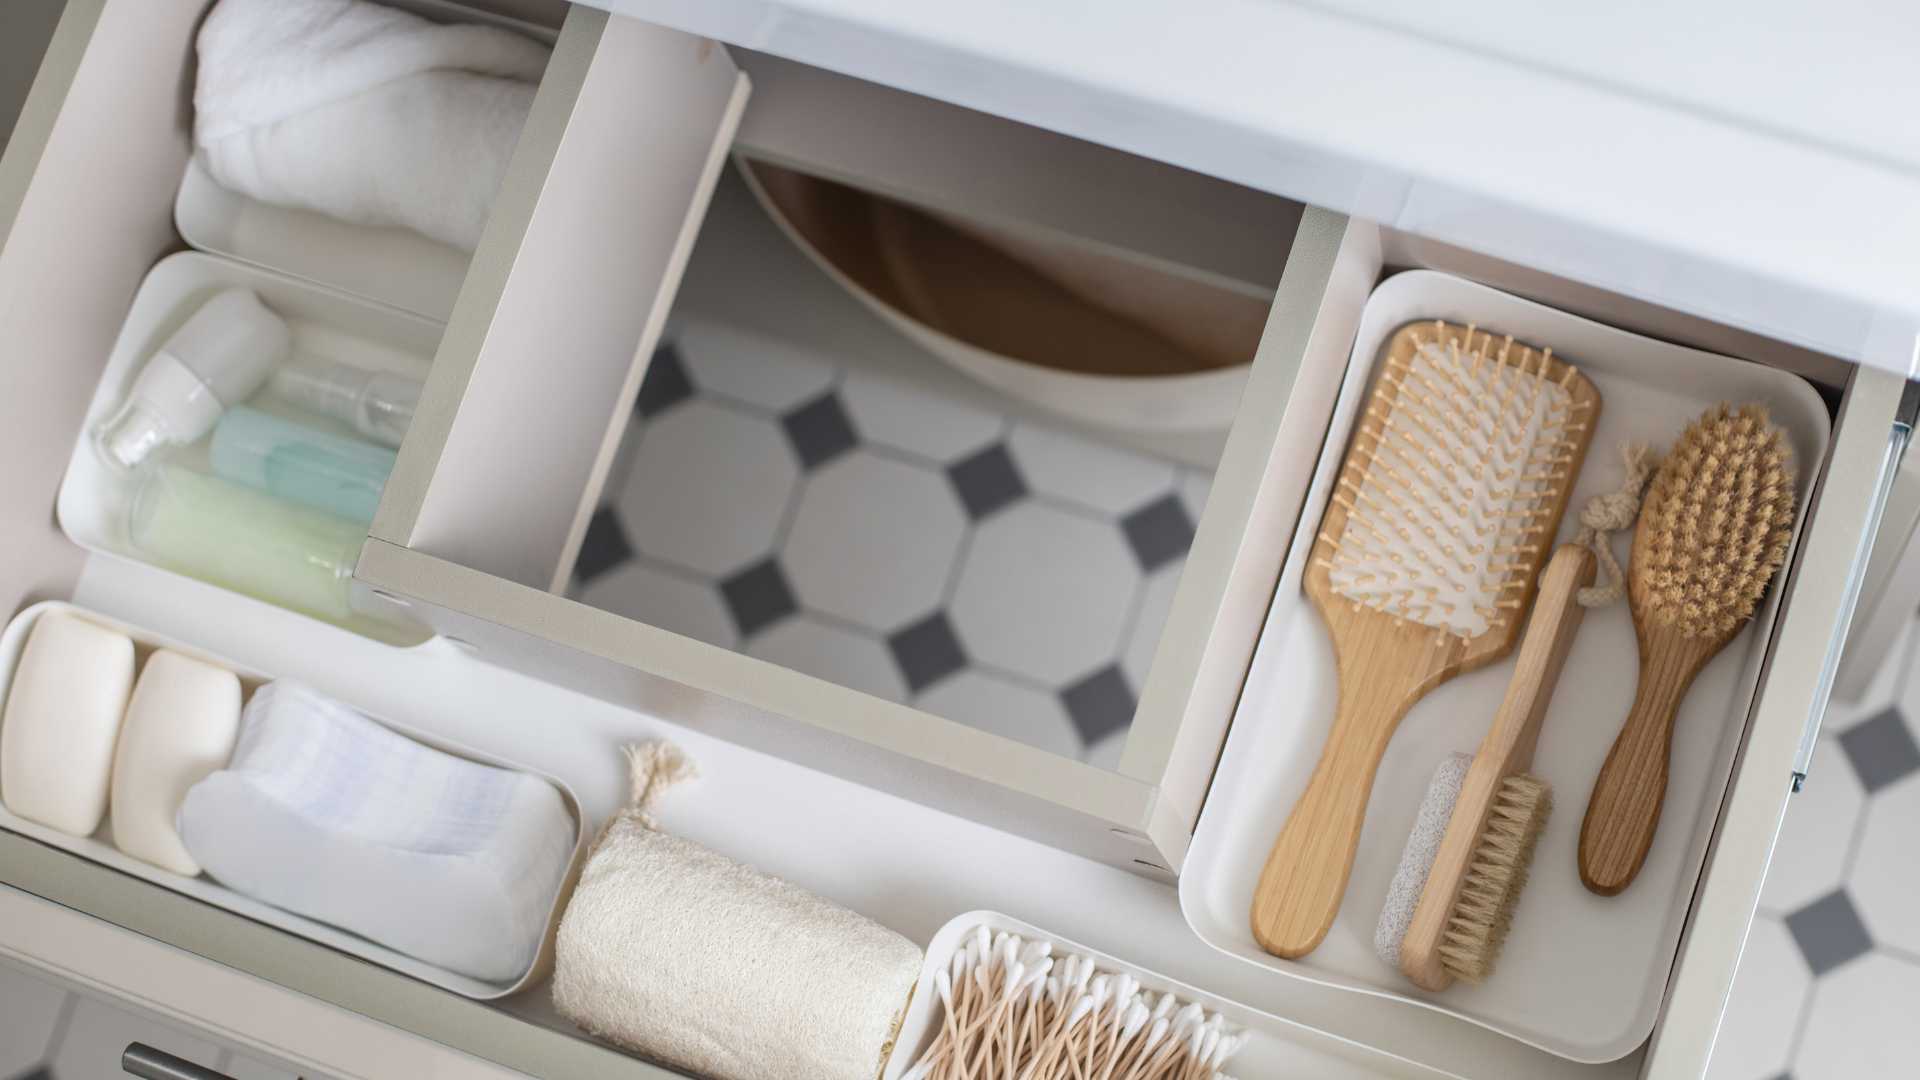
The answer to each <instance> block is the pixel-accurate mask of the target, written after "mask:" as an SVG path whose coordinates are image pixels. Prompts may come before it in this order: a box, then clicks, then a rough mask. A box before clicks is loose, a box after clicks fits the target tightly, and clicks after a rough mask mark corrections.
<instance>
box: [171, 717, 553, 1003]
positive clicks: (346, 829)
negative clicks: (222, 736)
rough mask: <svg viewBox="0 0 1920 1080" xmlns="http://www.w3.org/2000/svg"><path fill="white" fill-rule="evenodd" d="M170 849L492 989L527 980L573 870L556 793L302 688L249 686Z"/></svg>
mask: <svg viewBox="0 0 1920 1080" xmlns="http://www.w3.org/2000/svg"><path fill="white" fill-rule="evenodd" d="M178 824H179V831H180V838H181V840H182V841H183V842H184V844H185V845H186V848H187V850H188V851H189V852H191V853H192V856H193V859H194V860H195V861H196V862H198V863H199V864H200V866H201V868H203V869H204V870H205V871H206V872H207V873H208V874H210V875H212V877H213V878H214V879H215V880H216V881H219V882H220V883H221V884H223V885H226V886H227V887H229V888H231V889H233V890H234V891H236V892H240V893H244V894H246V895H248V896H251V897H253V898H255V899H257V900H264V901H266V902H267V903H269V904H273V905H274V906H276V907H280V908H284V909H286V910H288V911H291V912H294V913H295V914H299V915H304V916H307V917H308V918H311V919H315V920H317V921H319V922H323V923H327V924H329V925H332V926H337V927H340V928H341V929H344V930H351V931H353V932H354V933H357V934H359V935H361V936H362V937H365V938H368V939H370V940H372V941H375V942H378V943H380V944H382V945H385V946H387V947H389V948H392V949H394V950H396V951H398V952H402V953H405V954H407V955H409V956H412V957H415V958H417V959H420V960H424V961H427V962H428V963H431V964H435V965H437V966H439V967H443V968H446V969H447V970H449V971H454V972H458V973H460V974H462V975H468V976H471V977H473V978H475V979H481V980H484V981H489V982H510V981H512V980H515V979H517V978H519V977H520V976H521V975H523V974H525V973H526V972H527V970H528V969H529V968H531V967H532V966H533V963H534V959H535V957H536V956H537V955H538V953H539V950H540V945H541V943H542V941H543V940H544V939H545V937H546V929H547V924H548V921H549V919H550V917H551V915H552V912H553V906H554V899H555V897H556V896H557V895H558V894H559V891H560V885H561V880H562V878H564V877H565V875H566V872H567V866H568V863H569V862H570V861H571V859H572V855H573V846H574V837H575V826H574V823H573V817H572V815H571V813H569V811H568V809H567V807H566V804H565V802H564V801H563V800H562V798H561V796H560V793H559V791H558V790H557V789H556V788H555V787H554V786H553V785H552V784H551V783H549V782H547V781H546V780H543V779H541V778H540V777H537V776H533V775H530V774H527V773H521V772H514V771H511V770H508V769H499V768H494V767H493V766H490V765H483V764H480V763H479V762H475V761H469V760H467V759H465V758H459V757H455V756H453V755H452V754H448V753H444V752H442V751H440V750H436V749H433V748H432V747H428V746H424V745H422V744H420V743H417V742H415V741H413V740H412V739H409V738H407V737H406V736H404V735H401V734H399V733H397V732H394V731H392V730H390V729H388V728H386V727H383V726H381V725H380V724H378V723H375V722H374V721H372V720H370V719H368V718H367V717H365V716H363V715H361V714H360V713H358V712H355V711H354V710H353V709H350V708H348V707H347V706H345V705H342V704H340V703H339V702H336V701H334V700H332V699H330V698H327V697H324V696H322V695H320V694H318V693H316V692H314V691H312V690H310V689H308V688H306V687H304V686H301V685H298V684H295V683H289V682H276V683H269V684H268V685H266V686H264V687H262V688H260V690H259V691H257V692H256V693H255V694H254V695H253V699H252V700H251V701H250V702H248V704H247V708H246V713H245V715H244V716H243V717H242V719H241V731H240V739H239V744H238V745H237V746H236V747H235V749H234V754H233V760H232V761H231V762H230V763H229V764H228V765H227V767H226V768H225V769H224V770H221V771H220V772H216V773H214V774H212V775H211V776H209V777H207V778H206V779H205V780H202V781H200V783H198V784H196V785H195V786H194V787H193V788H192V790H190V791H189V792H188V793H187V798H186V802H185V803H184V804H183V805H182V806H181V808H180V814H179V822H178Z"/></svg>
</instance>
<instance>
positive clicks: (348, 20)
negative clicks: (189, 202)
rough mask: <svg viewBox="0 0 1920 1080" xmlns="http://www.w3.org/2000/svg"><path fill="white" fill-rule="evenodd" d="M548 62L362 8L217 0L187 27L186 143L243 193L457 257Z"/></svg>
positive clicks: (477, 224) (538, 51)
mask: <svg viewBox="0 0 1920 1080" xmlns="http://www.w3.org/2000/svg"><path fill="white" fill-rule="evenodd" d="M547 55H548V50H547V48H546V47H545V46H544V45H541V44H540V43H538V42H535V41H532V40H529V39H528V38H526V37H523V36H521V35H519V34H516V33H513V32H511V31H508V30H503V29H500V28H498V27H492V26H474V25H445V26H443V25H440V24H436V23H432V22H428V21H427V20H425V19H422V18H419V17H418V16H415V15H410V14H408V13H406V12H403V11H395V10H393V9H392V8H385V7H381V6H379V5H378V4H372V3H366V2H364V0H220V2H219V3H218V4H216V5H215V6H214V8H213V11H212V12H211V13H210V14H208V16H207V19H206V22H205V23H204V24H202V26H201V28H200V37H199V76H198V81H197V85H196V86H195V88H194V94H193V105H194V111H195V116H194V133H193V137H194V144H195V146H197V147H198V148H199V151H200V154H201V158H202V160H203V161H204V162H205V163H206V166H207V169H208V171H209V172H210V173H211V174H212V175H213V178H214V179H215V180H217V181H219V182H220V183H221V184H223V185H225V186H226V187H229V188H232V189H233V190H235V191H239V192H241V193H242V194H245V195H249V196H251V197H253V198H255V199H259V200H261V201H263V202H269V203H274V204H276V205H280V206H293V207H299V208H302V209H308V210H316V211H318V212H320V213H323V214H327V215H329V216H331V217H335V218H339V219H341V220H344V221H349V222H353V223H355V224H361V225H377V226H389V225H398V226H404V227H406V228H410V229H414V230H416V231H418V232H421V233H423V234H425V235H427V236H429V237H432V238H433V239H435V240H439V241H441V242H442V243H446V244H451V245H453V246H454V247H457V248H461V249H462V250H466V251H472V250H473V249H474V247H475V246H476V245H477V244H478V243H479V241H480V231H481V229H482V227H484V226H485V224H486V219H487V210H488V208H489V207H490V206H491V205H492V203H493V197H494V194H495V192H497V191H498V190H499V188H500V180H501V178H502V177H503V176H504V175H505V174H506V168H507V161H508V159H509V158H511V157H512V156H513V147H514V144H515V142H517V141H518V140H519V137H520V129H521V128H522V127H523V126H525V124H526V119H527V111H528V110H529V109H530V108H531V107H532V105H533V94H534V84H535V83H537V82H538V81H539V79H540V75H541V72H542V71H544V70H545V68H546V63H547Z"/></svg>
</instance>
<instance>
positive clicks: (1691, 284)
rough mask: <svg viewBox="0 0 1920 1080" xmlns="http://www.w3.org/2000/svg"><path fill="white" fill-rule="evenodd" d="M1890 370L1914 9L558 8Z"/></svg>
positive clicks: (1394, 0) (1904, 280)
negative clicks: (1192, 172)
mask: <svg viewBox="0 0 1920 1080" xmlns="http://www.w3.org/2000/svg"><path fill="white" fill-rule="evenodd" d="M588 2H590V3H593V4H595V5H597V6H602V7H606V8H609V9H611V10H614V11H618V12H622V13H625V14H630V15H634V16H637V17H641V18H646V19H649V20H652V21H655V22H659V23H664V24H667V25H670V26H674V27H677V28H681V29H685V30H689V31H693V32H696V33H701V34H705V35H708V36H711V37H715V38H718V39H720V40H722V41H725V42H728V43H730V44H735V45H740V46H744V47H748V48H753V49H758V50H763V51H766V52H771V53H775V54H778V55H782V56H787V57H790V58H792V59H795V60H800V61H804V62H807V63H811V64H816V65H819V66H822V67H826V68H831V69H834V70H838V71H843V72H846V73H848V74H853V75H858V76H861V77H864V78H868V79H872V80H875V81H878V82H883V83H887V84H889V85H893V86H897V87H900V88H902V89H907V90H912V91H916V92H919V93H923V94H927V95H930V96H933V97H938V98H942V99H945V100H949V101H953V102H956V103H958V104H962V105H967V106H971V107H974V108H978V109H983V110H986V111H989V112H995V113H999V114H1002V115H1006V116H1010V117H1014V118H1016V119H1020V120H1024V121H1027V122H1029V123H1033V124H1037V125H1039V126H1042V127H1047V128H1052V129H1056V130H1061V131H1066V132H1069V133H1072V134H1075V135H1079V136H1082V137H1086V138H1090V139H1093V140H1096V141H1099V142H1103V143H1107V144H1110V145H1113V146H1117V147H1120V148H1122V149H1126V150H1130V151H1134V152H1137V153H1141V154H1145V155H1147V156H1150V157H1156V158H1161V159H1164V160H1167V161H1172V162H1175V163H1177V164H1181V165H1185V166H1188V167H1190V168H1194V169H1198V170H1201V171H1204V172H1209V173H1213V174H1216V175H1219V176H1222V177H1225V178H1228V179H1231V180H1235V181H1238V182H1241V183H1244V184H1248V185H1250V186H1253V187H1258V188H1262V189H1266V190H1269V191H1274V192H1279V193H1282V194H1285V195H1289V196H1292V197H1294V198H1298V199H1302V200H1305V201H1308V202H1312V203H1317V204H1320V205H1324V206H1330V207H1333V208H1336V209H1341V210H1345V211H1348V212H1352V213H1356V214H1360V215H1364V216H1366V217H1369V218H1373V219H1376V220H1379V221H1381V222H1383V223H1386V224H1390V225H1394V226H1397V227H1400V228H1404V229H1407V230H1409V231H1412V232H1416V233H1420V234H1422V235H1426V236H1430V237H1432V238H1434V239H1438V240H1443V241H1446V242H1449V243H1454V244H1458V245H1460V246H1463V247H1468V248H1472V249H1475V250H1480V251H1484V252H1487V253H1489V254H1493V255H1496V256H1499V257H1503V258H1508V259H1512V260H1515V261H1518V262H1522V263H1525V264H1527V265H1530V266H1534V267H1536V268H1539V269H1544V270H1550V271H1554V272H1558V273H1562V274H1565V275H1567V276H1569V277H1574V278H1577V279H1580V280H1584V281H1588V282H1590V283H1593V284H1597V285H1601V286H1603V287H1607V288H1611V289H1615V290H1617V291H1620V292H1623V293H1627V294H1629V295H1632V296H1636V297H1639V298H1642V299H1647V300H1652V301H1655V302H1659V303H1663V304H1667V305H1669V306H1673V307H1678V308H1681V309H1683V310H1687V311H1690V312H1692V313H1694V314H1699V315H1704V316H1707V317H1710V318H1717V319H1721V320H1723V321H1727V322H1730V323H1734V324H1736V325H1740V326H1743V327H1746V328H1748V329H1751V330H1755V331H1757V332H1761V333H1765V334H1769V335H1772V336H1775V337H1779V338H1782V339H1784V340H1788V341H1792V342H1795V343H1798V344H1804V345H1808V346H1810V347H1814V348H1818V349H1821V350H1824V351H1828V352H1832V353H1835V354H1836V355H1840V356H1842V357H1845V358H1849V359H1856V360H1867V361H1869V362H1873V363H1876V364H1878V365H1880V366H1884V367H1891V368H1895V369H1898V370H1901V371H1907V370H1909V369H1910V367H1911V363H1912V360H1913V354H1914V342H1915V331H1916V328H1920V257H1916V256H1920V126H1916V125H1914V124H1913V123H1912V122H1911V116H1910V113H1911V110H1912V108H1913V105H1914V103H1916V102H1920V66H1917V65H1915V64H1914V63H1913V62H1912V57H1914V56H1915V55H1920V18H1915V17H1914V15H1913V12H1912V9H1911V8H1910V7H1907V6H1905V5H1900V4H1890V3H1885V2H1879V0H1832V2H1829V3H1825V4H1821V5H1817V6H1807V5H1794V4H1790V3H1787V2H1785V0H1761V2H1758V3H1755V2H1751V0H1749V2H1745V3H1741V2H1738V0H1694V2H1693V3H1691V4H1688V5H1682V6H1681V7H1683V8H1684V10H1676V9H1675V7H1674V6H1673V5H1656V4H1653V3H1651V2H1648V0H1629V2H1627V3H1624V4H1611V5H1606V6H1604V7H1602V8H1594V9H1589V10H1570V9H1567V8H1566V7H1565V6H1564V5H1538V4H1529V3H1523V2H1521V0H1474V2H1473V3H1470V4H1466V5H1441V6H1436V5H1430V4H1419V3H1415V2H1413V0H1329V2H1326V3H1321V4H1307V3H1292V2H1283V0H1184V2H1182V0H1103V2H1101V3H1098V4H1094V3H1067V2H1061V0H1054V2H1050V3H1034V2H1032V0H970V2H968V3H960V4H956V3H950V2H947V0H588Z"/></svg>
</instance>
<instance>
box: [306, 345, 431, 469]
mask: <svg viewBox="0 0 1920 1080" xmlns="http://www.w3.org/2000/svg"><path fill="white" fill-rule="evenodd" d="M271 389H272V391H273V393H274V394H275V395H276V396H277V397H279V398H281V399H282V400H284V401H286V402H287V403H288V404H291V405H297V406H299V407H301V408H303V409H307V410H309V411H311V412H316V413H319V414H320V415H321V416H329V417H332V418H333V419H335V420H338V421H340V422H341V423H343V424H346V425H348V426H349V427H351V428H353V430H355V431H357V432H359V433H360V434H361V435H363V436H365V437H367V438H369V439H372V440H373V441H374V442H377V443H379V444H381V445H382V446H388V447H393V448H395V449H397V448H399V446H400V440H401V439H402V438H404V437H405V436H406V434H407V425H408V424H410V423H412V422H413V411H414V409H415V408H417V407H418V406H419V404H420V382H419V380H417V379H410V378H408V377H407V376H405V375H399V374H396V373H394V372H391V371H369V370H368V369H366V368H363V367H355V366H354V365H352V364H346V363H342V362H340V361H338V360H323V359H318V358H302V359H301V360H300V361H298V362H297V363H292V364H285V365H282V366H281V367H280V369H279V370H278V371H276V372H275V373H274V376H273V383H272V386H271Z"/></svg>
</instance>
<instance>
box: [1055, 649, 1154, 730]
mask: <svg viewBox="0 0 1920 1080" xmlns="http://www.w3.org/2000/svg"><path fill="white" fill-rule="evenodd" d="M1060 701H1061V704H1063V705H1065V706H1066V707H1067V717H1068V719H1070V720H1072V721H1073V726H1074V727H1076V728H1078V729H1079V731H1080V739H1081V741H1083V742H1085V743H1086V744H1087V745H1088V746H1092V745H1093V744H1094V743H1097V742H1099V741H1100V740H1101V738H1102V737H1104V736H1107V735H1111V734H1113V733H1114V732H1116V731H1119V730H1120V729H1122V728H1124V727H1126V726H1127V725H1128V724H1131V723H1133V708H1134V704H1135V702H1134V697H1133V688H1132V687H1131V686H1128V685H1127V677H1126V675H1125V674H1124V673H1122V672H1121V670H1120V667H1119V665H1117V664H1109V665H1107V666H1106V667H1103V668H1101V669H1100V670H1098V671H1096V672H1094V673H1093V674H1091V675H1088V676H1087V677H1086V678H1084V679H1081V680H1080V681H1079V682H1076V683H1074V684H1073V685H1071V686H1069V687H1067V688H1066V689H1065V690H1062V691H1060Z"/></svg>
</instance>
